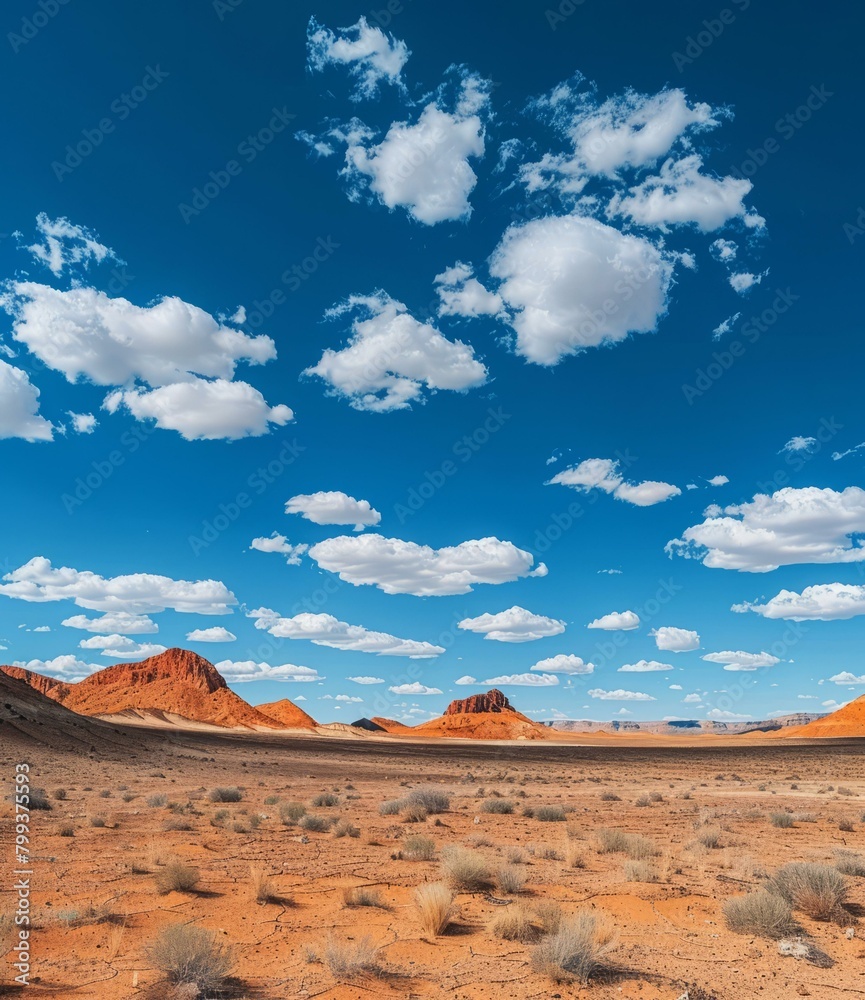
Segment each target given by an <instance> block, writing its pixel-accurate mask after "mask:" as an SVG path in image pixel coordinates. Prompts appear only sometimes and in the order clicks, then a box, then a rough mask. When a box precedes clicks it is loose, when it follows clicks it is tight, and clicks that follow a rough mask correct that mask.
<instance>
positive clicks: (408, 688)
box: [388, 681, 442, 694]
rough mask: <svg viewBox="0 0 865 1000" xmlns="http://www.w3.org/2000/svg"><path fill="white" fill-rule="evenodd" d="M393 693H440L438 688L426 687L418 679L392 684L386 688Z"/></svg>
mask: <svg viewBox="0 0 865 1000" xmlns="http://www.w3.org/2000/svg"><path fill="white" fill-rule="evenodd" d="M388 691H391V692H393V694H441V693H442V691H441V689H440V688H435V687H427V686H426V684H421V683H420V681H413V682H412V683H411V684H394V685H393V686H392V687H389V688H388Z"/></svg>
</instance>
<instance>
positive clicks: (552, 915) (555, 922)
mask: <svg viewBox="0 0 865 1000" xmlns="http://www.w3.org/2000/svg"><path fill="white" fill-rule="evenodd" d="M535 916H536V917H537V919H538V924H539V925H540V930H541V933H542V934H555V933H556V931H557V930H558V929H559V928H560V927H561V926H562V921H563V920H564V919H565V917H564V913H563V912H562V908H561V906H560V905H559V904H558V903H555V902H553V901H552V900H550V899H544V900H541V902H540V903H537V904H536V905H535Z"/></svg>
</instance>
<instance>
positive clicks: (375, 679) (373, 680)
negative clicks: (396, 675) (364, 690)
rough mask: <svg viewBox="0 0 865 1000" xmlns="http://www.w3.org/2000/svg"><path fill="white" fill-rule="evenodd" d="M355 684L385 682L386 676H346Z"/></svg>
mask: <svg viewBox="0 0 865 1000" xmlns="http://www.w3.org/2000/svg"><path fill="white" fill-rule="evenodd" d="M346 680H347V681H353V682H354V683H355V684H384V677H346Z"/></svg>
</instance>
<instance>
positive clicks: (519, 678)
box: [484, 673, 559, 687]
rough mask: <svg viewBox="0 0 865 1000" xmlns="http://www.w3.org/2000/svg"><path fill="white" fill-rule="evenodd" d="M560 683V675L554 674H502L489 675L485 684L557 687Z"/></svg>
mask: <svg viewBox="0 0 865 1000" xmlns="http://www.w3.org/2000/svg"><path fill="white" fill-rule="evenodd" d="M558 683H559V679H558V677H556V676H554V675H553V674H532V673H528V674H502V675H501V676H499V677H488V678H487V679H486V680H485V681H484V684H493V685H496V686H505V685H508V684H511V685H513V686H514V687H556V685H557V684H558Z"/></svg>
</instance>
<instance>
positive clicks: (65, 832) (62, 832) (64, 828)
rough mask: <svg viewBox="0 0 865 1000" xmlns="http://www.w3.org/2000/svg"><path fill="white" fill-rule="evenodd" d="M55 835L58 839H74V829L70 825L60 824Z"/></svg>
mask: <svg viewBox="0 0 865 1000" xmlns="http://www.w3.org/2000/svg"><path fill="white" fill-rule="evenodd" d="M57 834H58V836H60V837H74V836H75V827H74V826H73V825H72V824H71V823H61V824H60V826H59V827H58V829H57Z"/></svg>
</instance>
